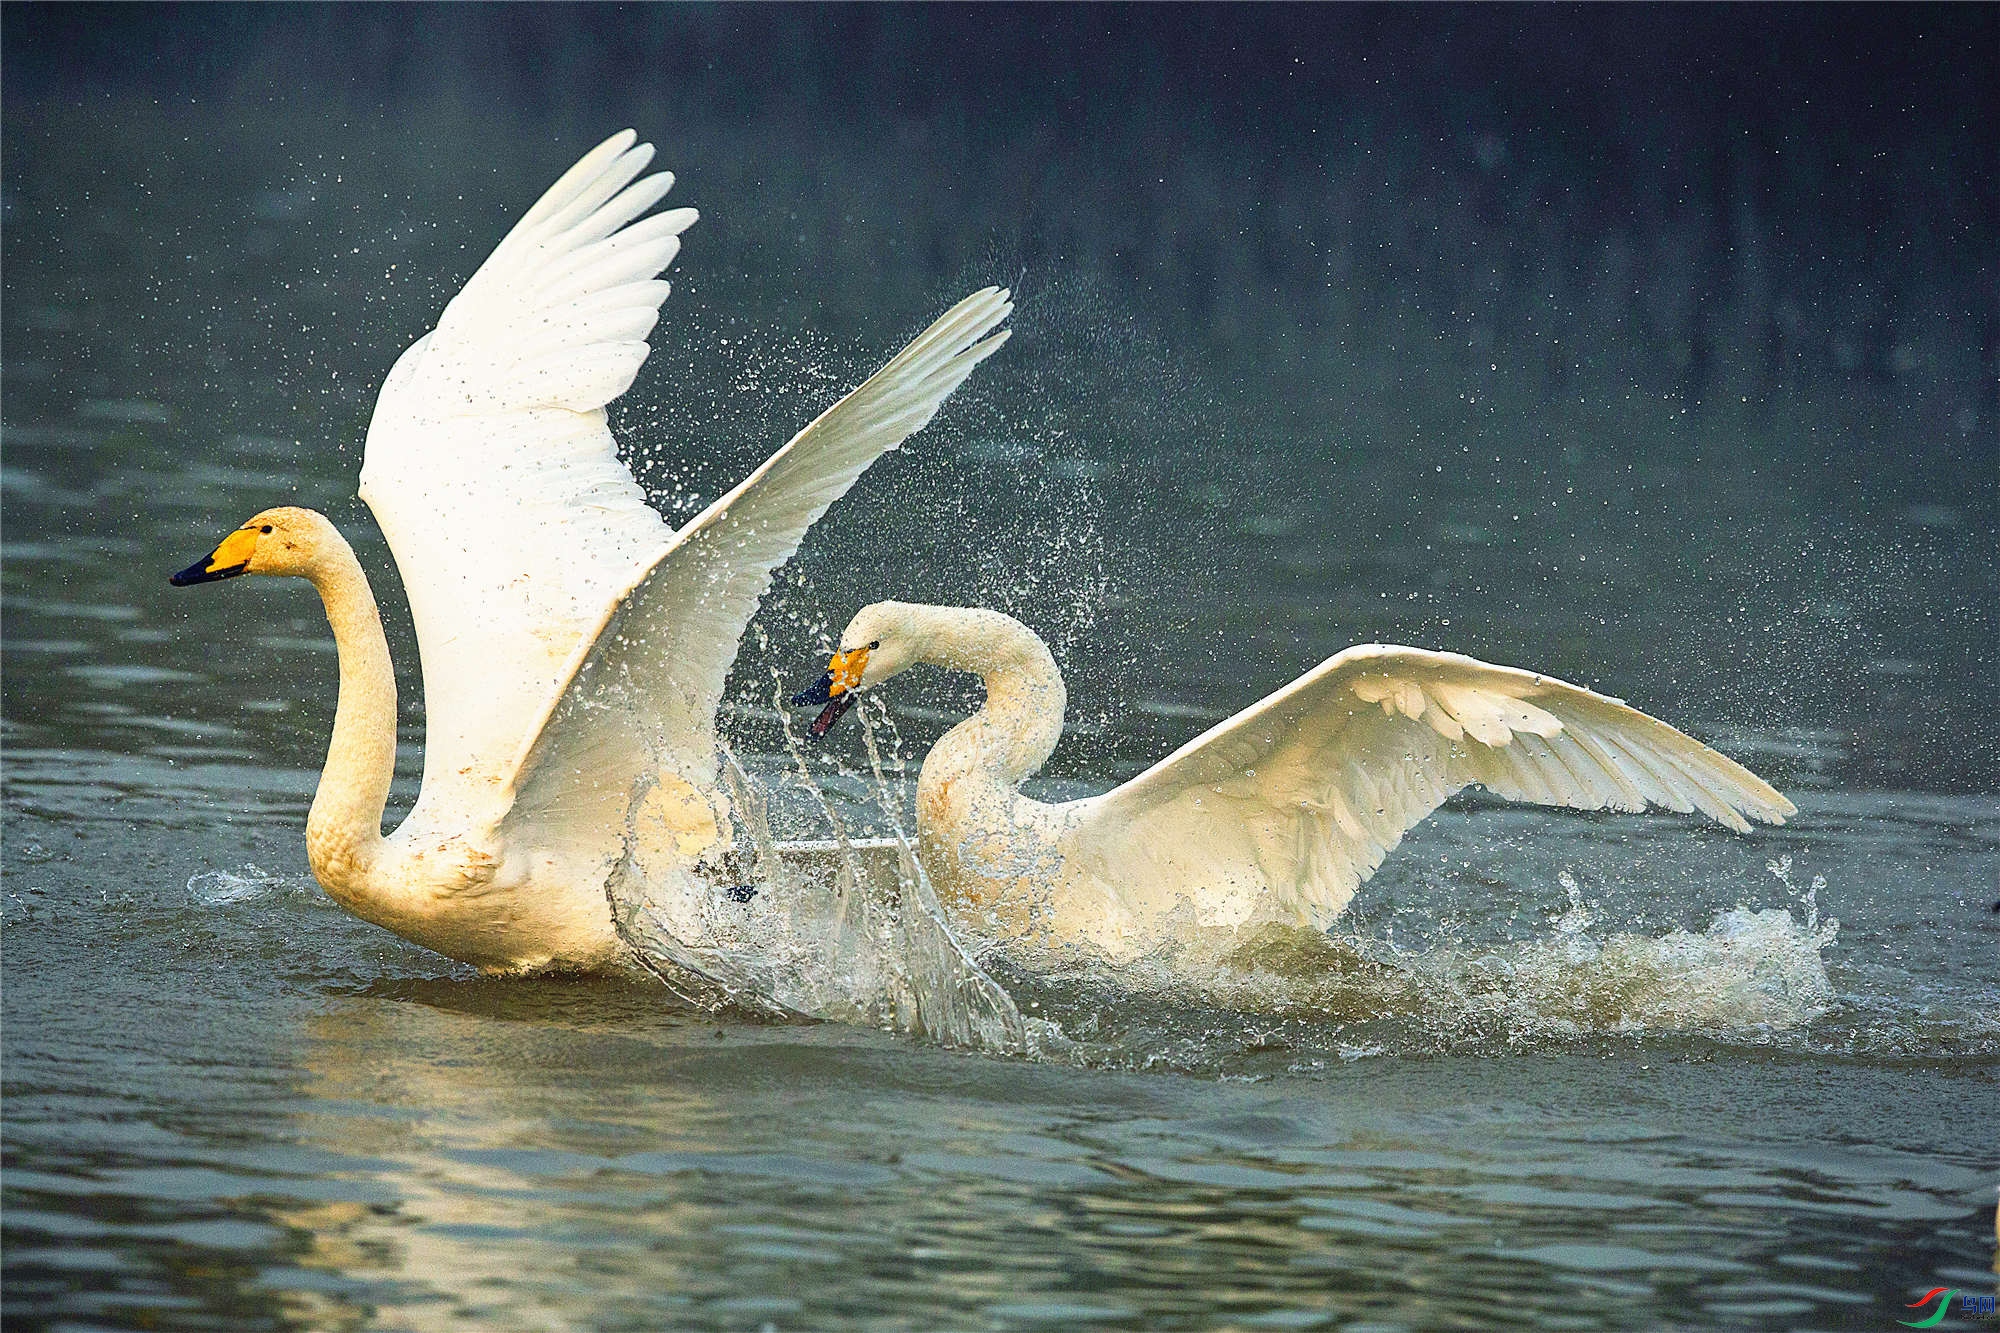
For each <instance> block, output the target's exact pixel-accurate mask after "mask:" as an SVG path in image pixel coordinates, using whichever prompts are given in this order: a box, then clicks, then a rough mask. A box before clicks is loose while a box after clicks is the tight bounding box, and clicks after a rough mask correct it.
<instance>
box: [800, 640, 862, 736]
mask: <svg viewBox="0 0 2000 1333" xmlns="http://www.w3.org/2000/svg"><path fill="white" fill-rule="evenodd" d="M867 669H868V649H866V648H853V649H849V650H848V651H847V652H844V653H835V654H834V655H833V660H832V661H831V662H829V663H828V664H827V668H826V670H824V671H822V672H820V674H819V679H818V680H816V681H814V682H813V683H812V684H811V685H808V686H807V687H806V688H805V689H803V690H800V691H799V692H798V693H797V694H795V695H793V696H792V705H793V707H799V706H802V705H804V704H825V705H826V707H825V708H823V709H821V710H820V714H819V716H818V717H816V718H814V719H813V724H812V727H811V729H810V732H811V735H812V738H813V739H814V740H818V739H820V738H821V737H822V736H824V735H826V733H827V732H829V731H831V730H832V729H833V724H834V723H836V722H838V721H840V719H841V717H842V715H844V714H845V713H846V712H847V710H848V709H850V708H852V707H854V699H855V691H857V690H859V689H860V688H861V673H862V672H863V671H865V670H867Z"/></svg>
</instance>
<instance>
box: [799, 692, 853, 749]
mask: <svg viewBox="0 0 2000 1333" xmlns="http://www.w3.org/2000/svg"><path fill="white" fill-rule="evenodd" d="M858 697H859V696H857V695H854V694H843V695H841V696H840V697H839V698H838V699H833V700H829V701H828V703H827V705H826V707H824V708H822V709H820V710H819V716H818V717H816V718H814V719H813V723H812V725H811V726H810V727H808V728H806V732H807V734H808V735H810V736H811V737H812V738H813V739H814V740H823V739H825V737H826V733H827V732H829V731H832V730H833V724H834V723H836V722H838V721H840V719H841V718H842V717H844V716H845V715H846V713H847V710H848V709H850V708H852V707H854V701H855V699H856V698H858Z"/></svg>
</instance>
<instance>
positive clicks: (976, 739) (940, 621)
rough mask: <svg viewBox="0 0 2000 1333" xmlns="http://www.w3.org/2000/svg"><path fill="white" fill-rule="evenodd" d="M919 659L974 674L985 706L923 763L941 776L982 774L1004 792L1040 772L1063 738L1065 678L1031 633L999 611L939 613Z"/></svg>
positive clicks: (927, 773)
mask: <svg viewBox="0 0 2000 1333" xmlns="http://www.w3.org/2000/svg"><path fill="white" fill-rule="evenodd" d="M923 660H924V661H927V662H930V663H932V664H933V665H935V666H941V667H945V668H948V669H951V670H957V671H971V672H974V673H976V674H977V675H978V676H979V677H980V679H981V680H982V681H983V682H984V683H985V686H986V703H985V706H984V707H982V708H981V709H980V710H979V711H978V712H976V713H974V714H973V715H972V716H971V717H969V718H967V719H966V720H965V721H963V722H961V723H959V724H958V725H957V726H955V727H953V728H952V729H951V730H950V731H948V732H946V733H945V734H944V736H943V737H942V738H941V739H940V740H939V741H938V743H937V744H936V745H935V746H934V747H932V749H931V753H930V757H929V758H927V759H926V760H925V761H924V772H925V774H926V775H929V774H931V773H932V772H933V770H936V771H937V775H938V776H939V777H948V776H954V775H963V774H967V773H980V774H983V775H987V776H991V777H993V778H995V779H998V780H999V781H1000V782H1002V783H1004V784H1006V785H1007V786H1009V787H1013V786H1016V785H1018V784H1020V783H1021V782H1022V781H1023V780H1025V779H1027V778H1029V777H1032V776H1033V775H1034V774H1035V773H1037V772H1038V771H1040V769H1041V767H1042V765H1043V764H1045V763H1047V762H1048V758H1049V756H1050V755H1051V754H1053V753H1055V748H1056V742H1057V741H1059V740H1061V739H1062V727H1063V710H1064V708H1065V707H1066V706H1067V704H1068V701H1069V696H1068V691H1067V689H1066V688H1065V687H1064V685H1063V678H1062V671H1061V670H1060V669H1059V668H1058V667H1057V666H1056V660H1055V657H1054V656H1053V655H1052V654H1051V653H1050V652H1049V649H1048V645H1047V644H1045V643H1043V642H1042V641H1041V639H1040V638H1038V637H1037V636H1036V635H1035V632H1034V631H1033V630H1031V629H1029V628H1028V627H1027V626H1026V625H1023V624H1022V623H1021V622H1020V621H1018V620H1015V619H1014V618H1013V617H1012V616H1006V615H1002V614H1001V613H999V612H998V611H977V610H951V611H944V612H943V613H942V614H939V615H938V616H937V619H936V623H935V624H934V626H933V629H932V634H931V636H930V642H929V645H928V648H927V651H926V652H925V653H924V654H923Z"/></svg>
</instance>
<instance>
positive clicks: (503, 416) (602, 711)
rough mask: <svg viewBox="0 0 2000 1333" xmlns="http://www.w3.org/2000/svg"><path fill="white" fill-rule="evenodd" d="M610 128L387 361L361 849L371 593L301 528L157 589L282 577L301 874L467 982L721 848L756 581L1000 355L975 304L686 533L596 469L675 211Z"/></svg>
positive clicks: (326, 531) (568, 939)
mask: <svg viewBox="0 0 2000 1333" xmlns="http://www.w3.org/2000/svg"><path fill="white" fill-rule="evenodd" d="M637 137H638V136H637V135H635V134H634V133H633V132H632V131H630V130H626V131H624V132H623V133H620V134H618V135H615V136H613V137H612V138H611V139H609V140H607V141H606V142H604V143H603V144H600V145H599V146H598V147H597V148H596V149H594V150H593V151H591V152H590V153H589V154H587V155H586V156H585V157H584V158H583V159H582V160H581V161H579V162H578V163H577V164H576V165H575V166H574V167H572V168H571V169H570V170H569V171H568V172H567V173H565V174H564V175H563V176H562V178H561V179H560V180H558V181H557V182H556V183H555V184H554V185H553V186H552V187H550V189H549V191H548V193H547V194H545V195H543V196H542V198H541V200H540V201H539V202H537V203H536V204H535V206H534V207H533V208H531V209H529V210H528V212H527V214H526V215H525V216H523V217H522V219H521V221H520V222H519V223H518V224H517V225H516V226H515V227H514V229H513V230H512V231H510V232H509V233H508V234H507V236H506V237H505V238H504V239H503V240H502V241H501V242H500V244H499V246H498V247H497V248H496V249H495V250H494V251H493V253H492V255H491V256H489V257H488V258H487V260H486V262H485V263H484V264H482V265H481V266H480V268H479V270H478V271H477V272H476V273H474V274H473V275H472V277H471V279H469V280H468V281H467V282H466V284H465V287H464V289H463V290H462V291H460V292H459V294H458V295H457V296H456V297H454V298H453V299H452V301H451V302H450V303H449V304H448V305H447V306H446V307H445V309H444V313H443V315H442V316H441V317H440V318H439V320H438V324H437V328H436V329H434V330H433V331H432V332H430V333H428V334H426V335H424V336H423V337H422V338H419V339H418V340H417V341H416V342H415V343H414V344H412V345H411V346H410V348H409V349H408V350H407V351H405V352H404V353H403V355H402V356H401V357H400V358H399V359H398V360H397V361H396V364H395V366H394V368H393V369H391V370H390V372H389V376H388V379H387V381H386V382H385V383H384V384H383V387H382V392H381V396H380V398H379V399H378V400H377V403H376V407H375V415H374V418H373V419H372V421H371V422H370V425H369V428H368V440H367V449H366V456H365V459H364V461H363V464H362V469H361V498H362V499H363V500H364V501H366V502H367V504H368V507H369V508H370V509H371V510H372V511H373V512H374V514H375V518H376V520H377V522H378V523H379V524H380V525H381V528H382V532H383V535H384V536H386V537H387V538H388V541H389V548H390V551H391V553H392V554H393V555H394V556H395V560H396V566H397V569H398V570H399V571H400V573H401V574H402V578H403V584H404V587H405V589H406V590H407V592H408V594H409V602H410V614H411V618H412V620H413V621H414V622H415V625H416V631H417V645H418V650H419V654H420V656H421V658H422V667H423V682H424V703H425V724H424V732H425V734H424V740H425V752H424V777H423V785H422V788H421V790H420V792H419V794H418V797H417V801H416V804H415V806H414V807H413V808H412V810H411V811H410V814H409V816H408V817H407V818H406V819H405V820H404V821H403V822H402V824H401V825H400V826H399V827H398V828H397V829H396V831H395V832H394V833H393V834H392V835H390V836H388V837H384V836H383V835H382V816H383V810H384V807H385V805H386V803H387V800H388V795H389V785H390V780H391V778H392V777H393V775H394V769H395V755H396V682H395V675H394V672H393V671H392V669H391V666H390V660H389V650H388V644H387V642H386V640H385V639H384V637H383V633H382V622H381V618H380V616H379V615H378V614H377V611H376V607H375V599H374V596H373V594H372V593H371V591H370V590H369V585H368V579H367V576H366V575H365V574H364V573H363V572H362V569H361V566H360V563H359V562H358V561H357V560H356V559H355V555H354V551H353V549H352V548H351V547H350V546H349V545H348V543H347V542H346V540H345V539H343V538H342V537H341V535H340V533H339V532H338V531H337V530H336V529H335V527H334V526H333V524H332V523H331V522H329V521H328V520H327V519H326V518H325V517H324V516H323V515H320V514H318V513H315V512H313V511H311V510H307V509H299V508H291V507H284V508H277V509H268V510H266V511H264V512H263V513H261V514H258V515H257V516H256V517H254V518H252V519H251V520H250V521H249V522H247V523H245V524H244V525H243V526H242V527H241V528H239V529H237V530H236V531H234V532H232V533H230V534H229V535H228V536H227V537H225V538H224V539H223V540H222V542H221V544H219V545H218V546H217V547H216V548H215V550H214V551H213V552H212V553H211V554H210V555H208V556H207V557H206V558H204V559H202V560H199V561H197V562H195V563H194V564H193V565H191V566H190V567H188V568H187V569H185V570H182V571H181V572H180V573H178V574H176V575H174V577H173V582H174V583H175V584H177V585H186V584H192V583H207V582H212V581H214V580H218V579H226V578H231V577H234V576H237V575H242V574H272V575H294V576H298V577H301V578H305V579H308V580H310V581H311V582H312V584H313V585H314V587H315V588H316V589H317V590H318V592H319V594H320V598H321V600H322V602H323V603H324V605H325V608H326V614H327V619H328V621H329V623H330V625H331V626H332V629H333V635H334V640H335V643H336V646H337V647H338V649H339V656H340V699H339V704H338V706H337V708H336V710H335V713H334V723H333V736H332V740H331V741H330V743H329V744H328V747H327V758H326V767H325V770H324V772H323V773H322V775H321V778H320V784H319V789H318V792H317V794H316V795H315V797H314V799H313V803H312V810H311V813H310V815H309V816H308V818H307V821H306V851H307V858H308V860H309V861H310V863H311V866H312V871H313V875H314V877H315V878H316V879H318V880H319V882H320V884H321V885H323V886H324V887H325V889H326V891H327V893H328V894H329V895H330V896H331V897H333V898H334V899H335V900H336V901H337V902H339V903H340V904H341V905H342V906H343V907H345V908H347V909H348V910H349V911H351V912H353V913H354V914H355V915H356V916H359V917H362V918H363V919H365V920H368V921H372V922H374V923H376V924H377V925H381V926H384V927H387V928H388V929H390V930H392V931H395V932H396V933H397V934H399V935H402V936H404V937H405V938H407V939H410V940H413V941H415V942H416V943H418V944H421V945H423V946H425V947H426V948H430V949H434V950H436V951H437V952H439V953H441V954H446V955H448V956H450V957H453V958H458V959H462V960H464V961H466V962H470V963H474V964H477V965H478V966H480V967H482V968H485V969H487V970H489V971H495V972H506V971H530V970H536V969H542V968H550V967H581V968H589V967H597V966H603V965H606V964H611V963H613V962H615V960H617V959H618V958H619V957H620V955H621V952H622V946H621V944H620V942H619V939H618V935H617V931H616V928H615V926H614V924H613V919H612V910H611V905H610V902H609V899H608V895H607V886H608V885H609V884H610V883H611V881H612V878H613V876H614V875H616V874H617V873H619V871H620V869H621V867H625V866H628V864H629V861H630V859H631V858H632V857H633V856H634V855H643V856H644V857H645V858H647V859H648V860H649V861H650V862H651V863H652V864H671V865H673V866H675V867H678V868H681V869H684V870H691V869H692V868H693V867H696V866H697V865H699V864H700V863H701V862H702V861H703V860H704V859H705V858H710V857H714V856H716V855H717V854H718V853H720V852H722V851H725V850H726V849H727V847H728V843H729V824H730V821H729V813H728V807H727V804H726V801H725V798H724V797H723V796H722V794H721V791H720V786H719V783H718V776H719V774H718V767H717V765H718V759H717V744H716V733H715V714H716V708H717V706H718V705H719V703H720V702H721V698H722V691H723V685H724V678H725V676H726V675H727V674H728V671H729V667H730V665H731V663H732V662H733V661H734V660H735V656H736V649H737V643H738V641H739V639H740V638H741V636H742V633H743V630H744V628H745V626H746V625H747V624H748V623H749V620H750V617H751V616H752V614H754V612H755V611H756V608H757V604H758V601H759V599H760V598H761V597H762V596H763V593H764V591H765V589H766V588H767V587H768V585H769V583H770V578H771V574H772V571H773V570H775V569H776V568H777V566H779V565H780V564H782V563H784V561H786V560H787V559H789V558H790V557H791V555H792V554H793V552H794V551H796V550H797V549H798V546H799V543H800V541H801V540H802V539H803V537H804V535H805V532H806V530H807V529H808V528H809V527H811V526H812V524H813V523H815V522H816V521H818V519H819V517H820V515H821V514H823V513H825V512H826V509H827V507H828V506H829V505H831V504H832V503H833V501H834V500H836V499H838V498H839V497H840V495H841V494H843V493H844V492H845V491H846V490H847V489H848V487H849V486H851V485H852V484H853V483H854V481H855V479H856V478H857V477H859V476H860V474H861V473H862V472H863V471H864V470H866V468H867V467H868V465H869V464H870V463H872V462H873V461H874V460H875V459H876V458H878V457H880V456H881V455H882V454H883V453H885V452H887V451H889V450H891V449H894V448H896V447H897V446H898V445H899V444H901V443H902V442H903V441H904V440H905V439H907V438H908V437H909V436H910V435H911V434H913V433H914V432H916V431H917V430H919V429H921V428H922V427H923V426H924V424H925V423H926V422H928V421H929V420H930V419H931V417H932V415H933V414H935V413H936V411H937V410H938V407H939V405H940V404H941V403H943V401H944V399H945V398H946V397H947V396H949V395H950V393H951V392H952V390H954V389H956V388H957V387H958V385H959V384H960V383H962V382H963V381H964V379H965V378H966V376H967V375H969V374H970V373H971V372H972V369H973V367H974V366H976V365H978V364H979V362H981V361H982V360H984V359H985V358H986V357H988V356H990V355H991V354H992V353H993V352H994V351H996V350H998V348H999V347H1000V345H1001V344H1002V343H1003V342H1005V341H1006V338H1007V332H1006V330H1003V329H1000V328H999V325H1000V324H1001V322H1002V321H1003V320H1004V319H1005V318H1006V317H1007V315H1008V313H1009V312H1010V311H1011V310H1012V306H1011V305H1009V303H1008V297H1007V293H1006V292H1004V291H1000V290H997V289H992V288H989V289H987V290H985V291H981V292H978V293H976V294H974V295H972V296H970V297H967V298H966V299H965V300H963V301H961V302H960V303H959V304H958V305H956V306H954V307H953V308H952V309H951V310H950V311H948V312H947V313H946V314H945V315H944V316H943V317H942V318H940V319H939V320H938V321H937V322H936V323H935V324H933V325H931V327H930V328H928V329H926V330H925V331H924V332H923V333H922V334H921V335H920V336H919V337H918V338H917V339H916V341H915V342H913V343H911V344H910V345H909V346H908V347H907V348H905V349H904V350H903V351H902V352H901V353H899V354H898V355H897V356H896V357H895V359H894V360H892V361H890V362H889V364H888V365H887V366H885V367H884V368H883V369H882V370H881V371H879V372H878V373H877V374H876V375H875V376H874V377H873V378H871V379H869V380H868V381H867V382H866V383H865V384H863V385H862V386H861V387H860V388H858V389H856V390H855V391H854V392H853V393H851V394H849V395H848V396H847V397H846V398H844V399H842V400H841V401H840V402H838V403H836V404H835V405H834V406H833V407H831V408H829V409H828V410H827V411H826V412H825V413H823V414H822V415H821V416H820V417H819V418H818V419H816V420H815V421H813V422H812V423H811V424H810V425H808V426H807V427H806V428H805V429H804V430H802V431H800V432H799V434H798V435H797V436H795V437H794V438H793V439H792V441H791V442H790V443H789V444H787V445H785V447H784V448H782V449H780V450H779V451H778V452H777V453H776V454H774V455H772V456H771V458H769V459H768V460H767V461H766V462H765V463H764V464H763V465H762V466H760V467H759V468H757V469H756V471H754V472H753V473H752V474H751V475H750V476H749V478H748V479H746V480H745V481H744V482H743V483H742V484H741V485H739V486H737V487H736V488H735V489H734V490H732V491H730V492H729V493H728V494H726V495H724V496H723V497H722V498H721V499H719V500H717V501H716V502H715V503H714V504H712V505H710V506H709V507H708V509H707V510H705V511H704V512H703V513H701V514H700V515H698V516H697V517H696V518H694V519H693V520H692V521H691V522H689V523H688V524H687V526H686V527H683V528H681V529H680V530H678V531H675V530H673V529H671V528H670V527H669V526H668V525H667V523H666V522H665V520H664V519H662V518H661V516H660V515H659V513H658V512H657V511H655V510H654V509H653V508H652V507H651V506H649V505H648V504H647V503H646V499H645V494H644V492H643V491H641V489H640V488H639V485H638V483H637V482H636V481H635V480H634V479H633V477H632V474H631V473H630V472H629V471H628V470H627V469H626V468H625V466H624V465H623V464H622V463H620V462H619V461H618V456H617V452H616V448H615V445H614V442H613V440H612V436H611V431H610V428H609V426H608V424H607V422H606V419H605V414H604V406H605V404H607V403H609V402H610V401H611V400H612V399H614V398H616V397H618V395H620V394H621V393H623V392H625V390H626V389H627V388H629V387H630V386H631V383H632V380H633V377H634V376H635V375H636V374H637V373H638V370H639V367H640V365H641V363H642V362H644V360H645V359H646V354H647V351H648V347H647V343H646V337H647V335H648V334H649V333H650V332H651V331H652V328H653V325H654V323H655V322H656V321H657V319H658V318H659V308H660V303H661V302H662V301H663V300H665V299H666V296H667V291H668V285H667V283H665V282H663V281H660V280H659V278H658V275H659V274H660V273H661V272H662V271H663V270H664V269H665V268H666V267H667V265H668V264H669V263H670V262H671V261H672V260H673V258H674V256H675V254H676V253H677V252H678V250H679V248H680V234H681V232H682V231H684V230H685V229H686V228H687V227H688V226H689V225H691V224H692V223H693V222H694V221H695V216H696V215H695V212H694V210H693V209H686V208H682V209H672V210H668V211H664V212H653V211H652V210H653V207H654V205H656V204H657V203H659V202H660V200H661V198H662V197H663V196H664V195H665V194H666V192H667V190H668V188H669V187H670V186H671V185H672V184H673V177H672V176H671V175H670V174H668V173H665V172H660V173H657V174H654V175H650V176H643V177H642V176H641V173H642V172H643V171H644V170H645V168H646V166H647V164H648V163H649V162H650V161H651V159H652V156H653V150H652V147H651V146H650V145H647V144H640V143H638V142H637Z"/></svg>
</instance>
